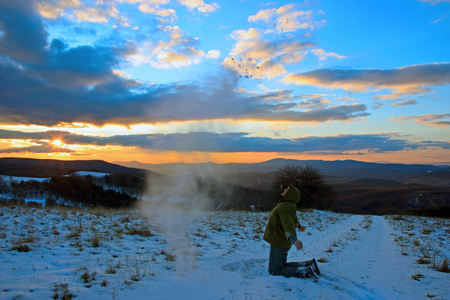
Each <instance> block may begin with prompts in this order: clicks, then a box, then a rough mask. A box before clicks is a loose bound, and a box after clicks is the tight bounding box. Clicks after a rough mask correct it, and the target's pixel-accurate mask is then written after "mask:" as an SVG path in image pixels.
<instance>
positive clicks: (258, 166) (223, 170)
mask: <svg viewBox="0 0 450 300" xmlns="http://www.w3.org/2000/svg"><path fill="white" fill-rule="evenodd" d="M116 163H117V164H120V165H124V166H127V167H133V168H141V169H147V170H151V171H153V172H157V173H162V174H166V175H173V174H177V173H179V172H180V170H184V171H192V172H193V173H195V172H196V173H199V172H205V173H208V174H212V175H213V176H216V178H218V177H223V176H226V177H228V176H232V175H233V174H248V173H269V172H276V171H278V170H279V169H280V168H281V167H282V166H284V165H298V166H306V165H312V166H314V167H317V168H318V169H319V170H320V171H321V172H322V173H324V175H326V176H334V177H345V178H348V179H350V180H358V179H366V178H380V179H385V180H396V181H402V180H405V179H407V178H409V177H412V176H416V175H419V174H422V173H427V172H431V171H433V172H434V171H440V170H444V169H448V168H449V167H448V166H446V167H439V166H434V165H419V164H381V163H369V162H362V161H356V160H336V161H324V160H293V159H282V158H277V159H272V160H269V161H265V162H261V163H253V164H247V163H229V164H214V163H193V164H185V163H172V164H142V163H139V162H116Z"/></svg>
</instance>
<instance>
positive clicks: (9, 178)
mask: <svg viewBox="0 0 450 300" xmlns="http://www.w3.org/2000/svg"><path fill="white" fill-rule="evenodd" d="M0 178H3V180H4V181H5V182H13V181H16V182H21V181H24V182H27V181H39V182H44V181H46V180H49V178H39V177H21V176H7V175H0Z"/></svg>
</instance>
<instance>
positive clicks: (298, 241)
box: [294, 240, 303, 250]
mask: <svg viewBox="0 0 450 300" xmlns="http://www.w3.org/2000/svg"><path fill="white" fill-rule="evenodd" d="M294 245H295V248H297V250H300V249H302V248H303V243H302V242H301V241H300V240H297V241H296V242H295V243H294Z"/></svg>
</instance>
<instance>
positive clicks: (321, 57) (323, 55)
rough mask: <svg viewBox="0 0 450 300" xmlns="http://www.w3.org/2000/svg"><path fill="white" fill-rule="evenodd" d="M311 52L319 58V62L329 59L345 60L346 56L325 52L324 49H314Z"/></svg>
mask: <svg viewBox="0 0 450 300" xmlns="http://www.w3.org/2000/svg"><path fill="white" fill-rule="evenodd" d="M311 52H312V53H313V54H314V55H316V56H317V57H319V60H326V59H327V58H328V57H335V58H337V59H343V58H345V56H342V55H339V54H336V53H334V52H328V53H327V52H325V51H324V50H323V49H313V50H311Z"/></svg>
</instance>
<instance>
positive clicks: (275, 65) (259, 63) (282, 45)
mask: <svg viewBox="0 0 450 300" xmlns="http://www.w3.org/2000/svg"><path fill="white" fill-rule="evenodd" d="M313 15H314V13H313V12H312V10H308V11H303V10H300V9H299V8H298V6H297V5H295V4H287V5H284V6H281V7H279V8H270V9H264V10H260V11H258V13H257V14H256V15H252V16H250V17H248V21H249V22H251V23H259V22H260V21H262V22H264V24H263V28H256V27H251V28H249V29H247V30H235V31H233V33H232V34H231V35H230V36H231V38H233V39H235V40H236V43H235V45H234V48H233V49H232V50H231V52H230V54H229V56H228V57H227V58H226V59H225V60H224V61H223V63H222V65H223V66H225V67H226V68H228V69H230V70H234V71H235V72H237V73H238V74H239V75H241V76H245V77H248V78H256V79H265V78H267V79H273V78H276V77H279V76H282V75H284V74H286V73H287V71H286V68H285V66H286V65H288V64H296V63H299V62H300V61H302V60H303V59H304V57H305V55H306V53H307V51H306V50H307V49H309V48H312V47H314V46H316V44H314V43H312V42H307V41H302V42H300V40H304V38H303V37H304V32H303V33H302V32H299V31H300V30H302V31H305V30H314V29H316V28H318V27H320V26H323V25H325V23H326V21H325V20H322V21H319V22H318V21H315V20H314V19H313ZM267 24H270V27H268V26H267ZM272 24H274V26H273V29H272V27H271V26H272ZM268 28H269V29H268ZM302 36H303V37H302Z"/></svg>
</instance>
